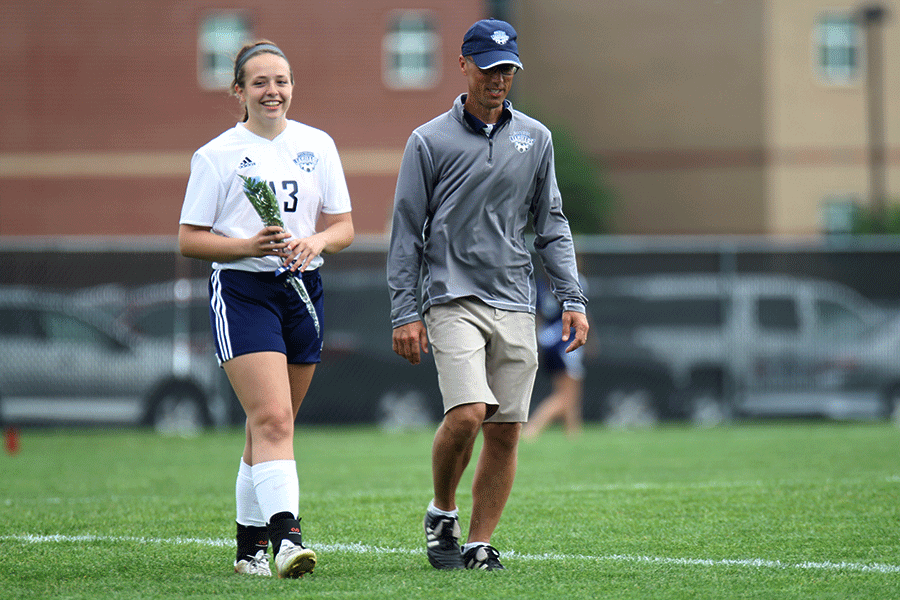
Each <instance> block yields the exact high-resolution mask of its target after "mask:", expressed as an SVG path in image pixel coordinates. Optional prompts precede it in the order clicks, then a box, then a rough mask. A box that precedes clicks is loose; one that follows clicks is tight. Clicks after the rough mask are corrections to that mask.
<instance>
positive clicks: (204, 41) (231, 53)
mask: <svg viewBox="0 0 900 600" xmlns="http://www.w3.org/2000/svg"><path fill="white" fill-rule="evenodd" d="M228 18H234V19H235V20H241V21H243V23H244V24H245V25H246V29H245V30H244V31H243V33H242V34H241V32H237V35H238V36H239V39H237V41H235V42H233V44H232V47H231V48H226V47H225V46H227V44H222V45H221V46H219V47H213V45H212V44H209V43H208V41H209V37H210V33H211V31H210V30H209V29H208V27H207V26H208V25H209V23H210V22H211V21H213V20H214V19H221V20H223V21H225V20H226V19H228ZM252 39H253V21H252V19H251V18H250V13H249V11H247V10H242V9H221V10H210V11H206V12H204V13H203V14H202V15H201V16H200V18H199V20H198V23H197V84H198V85H199V86H200V88H201V89H202V90H205V91H209V92H218V91H223V90H225V91H227V90H229V89H230V88H231V82H232V81H233V79H234V73H233V72H232V68H233V64H234V57H235V56H237V53H238V51H239V50H240V49H241V47H242V46H243V45H244V44H246V43H248V42H250V41H251V40H252ZM213 54H215V55H219V56H221V57H223V59H227V60H224V61H223V63H224V64H227V65H228V69H227V72H226V70H225V69H224V68H223V69H221V70H219V69H216V68H215V67H210V66H209V57H210V56H211V55H213Z"/></svg>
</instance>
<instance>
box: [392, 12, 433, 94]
mask: <svg viewBox="0 0 900 600" xmlns="http://www.w3.org/2000/svg"><path fill="white" fill-rule="evenodd" d="M405 17H406V18H410V19H416V18H418V19H419V20H421V21H422V22H423V23H427V24H429V25H430V26H431V29H430V30H427V31H426V32H425V33H424V35H425V36H426V37H429V38H430V42H429V43H428V44H427V46H428V48H426V49H425V50H424V51H422V52H419V53H414V52H411V53H408V54H403V53H402V51H401V47H402V46H403V44H404V40H403V39H400V38H402V36H403V34H404V32H403V30H402V29H401V28H398V27H397V24H398V23H401V22H402V21H403V19H404V18H405ZM406 33H413V34H414V33H415V32H406ZM422 46H423V47H424V46H426V44H422ZM442 46H443V40H442V38H441V34H440V26H439V18H438V15H437V13H436V12H435V11H433V10H429V9H396V10H392V11H390V12H389V13H388V15H387V18H386V19H385V24H384V33H383V35H382V38H381V78H382V81H383V82H384V85H385V86H386V87H387V88H388V89H390V90H396V91H424V90H430V89H433V88H435V87H436V86H437V85H438V83H439V82H440V80H441V75H442V73H441V65H442V60H441V50H442ZM416 54H418V55H420V56H422V57H426V58H427V57H429V56H430V58H431V67H430V69H422V70H423V71H425V74H424V75H422V76H420V77H408V78H405V77H404V76H403V75H402V74H401V73H402V68H399V69H398V68H397V67H396V66H395V64H396V62H397V61H396V60H395V59H396V57H397V56H415V55H416Z"/></svg>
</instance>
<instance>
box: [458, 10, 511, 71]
mask: <svg viewBox="0 0 900 600" xmlns="http://www.w3.org/2000/svg"><path fill="white" fill-rule="evenodd" d="M462 55H463V56H471V57H472V61H473V62H474V63H475V65H476V66H478V68H479V69H490V68H491V67H495V66H497V65H502V64H510V65H515V66H517V67H519V68H520V69H521V68H522V62H521V61H520V60H519V48H518V46H517V45H516V30H515V29H513V26H512V25H510V24H509V23H507V22H506V21H500V20H498V19H483V20H481V21H478V22H477V23H475V24H474V25H472V26H471V27H470V28H469V31H467V32H466V35H465V37H464V38H463V44H462Z"/></svg>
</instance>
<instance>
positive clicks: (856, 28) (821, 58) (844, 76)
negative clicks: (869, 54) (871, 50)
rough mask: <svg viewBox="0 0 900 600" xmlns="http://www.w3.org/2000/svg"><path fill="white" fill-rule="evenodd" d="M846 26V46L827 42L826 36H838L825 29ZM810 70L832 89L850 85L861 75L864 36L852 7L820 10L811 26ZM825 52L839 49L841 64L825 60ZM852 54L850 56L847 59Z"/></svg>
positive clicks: (858, 81)
mask: <svg viewBox="0 0 900 600" xmlns="http://www.w3.org/2000/svg"><path fill="white" fill-rule="evenodd" d="M840 24H843V25H846V26H847V32H848V33H849V34H850V39H849V40H847V43H846V45H840V44H830V43H828V37H829V36H830V35H838V33H837V32H835V31H828V28H834V27H836V26H837V25H840ZM812 39H813V48H812V58H813V70H814V71H815V74H816V78H817V80H818V81H819V83H821V84H822V85H825V86H828V87H836V88H846V87H854V86H857V85H859V84H860V83H861V81H862V79H863V77H864V75H865V60H864V58H865V57H864V53H865V35H864V32H863V28H862V27H861V26H860V23H859V20H858V19H857V18H856V16H855V13H854V11H853V10H852V9H850V8H848V9H846V10H830V11H824V12H821V13H820V14H819V15H818V18H817V19H816V23H815V26H814V28H813V36H812ZM829 52H843V53H844V55H845V56H844V58H845V63H842V64H838V63H837V62H829V61H828V60H827V56H828V53H829ZM851 57H852V58H851Z"/></svg>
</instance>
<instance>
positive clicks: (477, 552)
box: [463, 546, 506, 571]
mask: <svg viewBox="0 0 900 600" xmlns="http://www.w3.org/2000/svg"><path fill="white" fill-rule="evenodd" d="M463 562H465V564H466V568H467V569H481V570H483V571H499V570H500V569H505V568H506V567H504V566H503V565H502V564H500V553H499V552H497V549H496V548H494V547H493V546H476V547H475V548H469V551H468V552H466V553H465V554H463Z"/></svg>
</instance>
